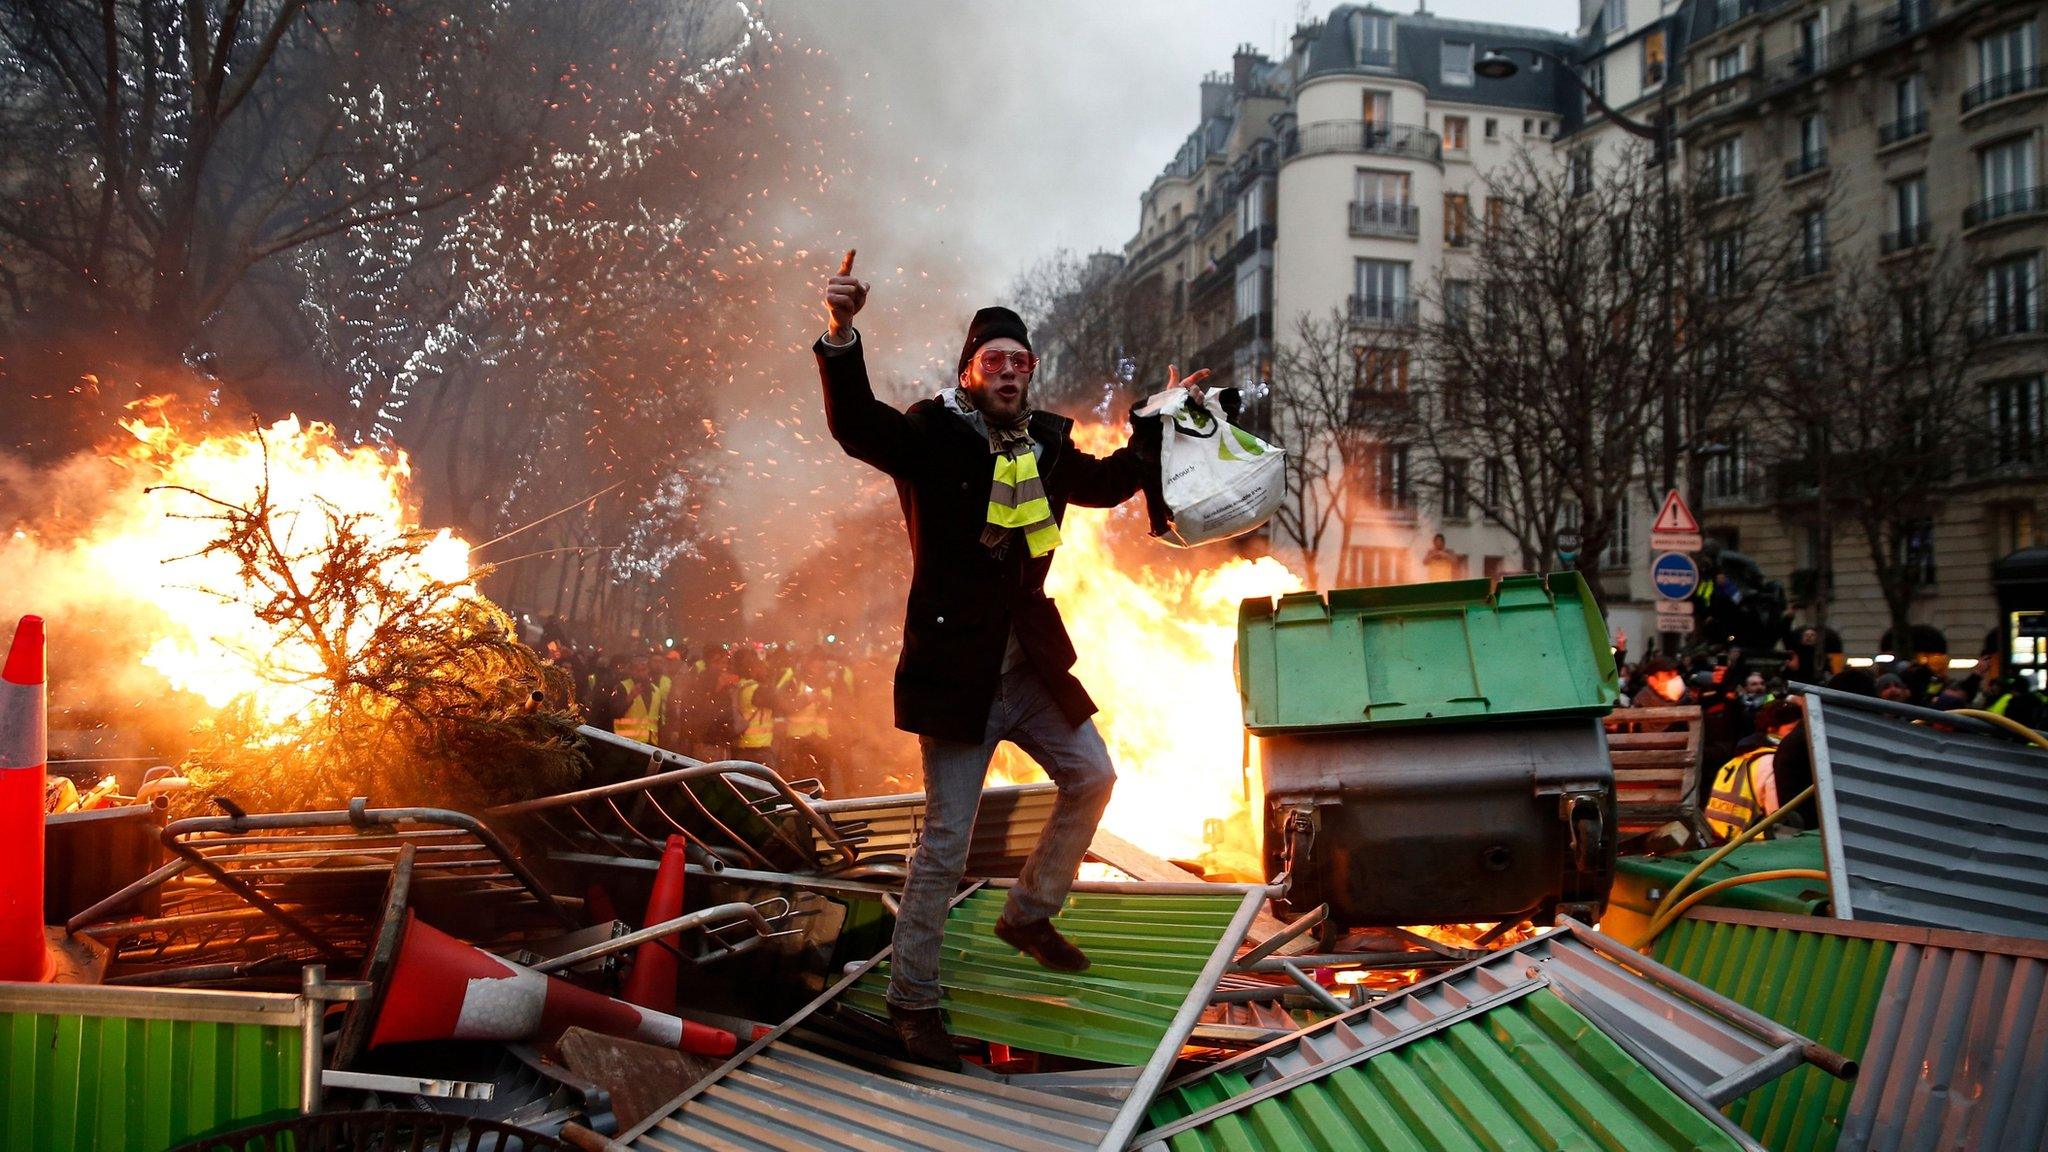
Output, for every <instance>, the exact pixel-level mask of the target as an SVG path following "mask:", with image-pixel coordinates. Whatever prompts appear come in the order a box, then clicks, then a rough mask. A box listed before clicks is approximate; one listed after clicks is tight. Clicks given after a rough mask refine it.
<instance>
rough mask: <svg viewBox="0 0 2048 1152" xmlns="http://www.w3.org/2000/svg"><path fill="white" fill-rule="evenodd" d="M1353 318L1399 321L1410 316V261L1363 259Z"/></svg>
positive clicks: (1358, 273) (1359, 270) (1360, 266)
mask: <svg viewBox="0 0 2048 1152" xmlns="http://www.w3.org/2000/svg"><path fill="white" fill-rule="evenodd" d="M1356 275H1357V278H1358V279H1357V302H1356V307H1355V308H1354V309H1353V318H1354V319H1358V320H1383V321H1399V320H1405V319H1407V318H1408V316H1409V313H1410V306H1409V303H1408V263H1407V261H1405V260H1360V261H1358V264H1357V272H1356Z"/></svg>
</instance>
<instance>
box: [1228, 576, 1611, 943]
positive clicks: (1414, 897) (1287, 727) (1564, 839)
mask: <svg viewBox="0 0 2048 1152" xmlns="http://www.w3.org/2000/svg"><path fill="white" fill-rule="evenodd" d="M1237 661H1238V687H1239V692H1240V693H1241V695H1242V697H1243V703H1244V720H1245V728H1246V729H1247V731H1249V732H1250V734H1251V745H1252V746H1251V755H1252V756H1253V757H1255V758H1256V762H1257V763H1258V765H1259V768H1260V771H1261V774H1262V776H1263V778H1264V781H1265V789H1266V831H1265V856H1266V869H1267V874H1268V875H1269V876H1277V875H1279V874H1280V873H1282V872H1286V873H1287V874H1288V875H1289V876H1290V877H1291V878H1292V882H1293V887H1292V889H1291V891H1290V893H1289V895H1288V898H1287V901H1286V902H1287V904H1288V905H1289V906H1290V908H1291V909H1293V910H1294V911H1297V912H1303V911H1307V910H1308V909H1311V908H1314V907H1315V906H1317V905H1318V904H1324V903H1327V904H1328V905H1329V906H1330V921H1329V928H1328V930H1329V931H1335V930H1339V929H1342V928H1343V927H1346V926H1367V925H1396V924H1428V923H1451V922H1469V921H1485V920H1503V919H1518V918H1521V917H1534V918H1536V919H1537V920H1538V922H1539V923H1540V922H1546V921H1548V920H1549V919H1550V917H1551V916H1552V915H1554V914H1555V913H1557V912H1567V913H1570V914H1572V915H1574V916H1579V917H1582V918H1596V917H1597V916H1598V914H1599V911H1600V908H1601V907H1602V905H1603V904H1604V903H1605V901H1606V899H1607V891H1608V888H1609V885H1610V884H1611V883H1612V880H1613V872H1614V844H1615V812H1614V770H1613V767H1612V765H1611V763H1610V761H1609V759H1608V754H1607V738H1606V734H1605V733H1604V732H1603V731H1602V729H1601V724H1600V719H1601V717H1603V716H1605V715H1606V714H1607V712H1608V711H1609V710H1611V708H1612V707H1613V703H1614V699H1615V695H1616V691H1617V683H1616V679H1615V671H1614V658H1613V654H1612V652H1611V651H1610V650H1609V648H1608V647H1607V637H1606V626H1605V624H1604V623H1603V621H1602V620H1601V617H1600V612H1599V608H1598V607H1597V606H1596V605H1595V604H1594V602H1593V597H1592V592H1591V590H1590V589H1589V588H1587V586H1586V582H1585V580H1584V579H1583V578H1582V577H1580V576H1579V575H1578V574H1577V573H1575V572H1564V573H1553V574H1551V575H1548V576H1535V575H1529V576H1509V577H1505V578H1503V579H1501V580H1499V581H1497V582H1495V581H1487V580H1456V581H1444V582H1439V583H1433V584H1414V585H1403V586H1396V587H1387V588H1354V589H1340V590H1336V591H1332V592H1330V593H1328V594H1327V595H1325V594H1322V593H1316V592H1301V593H1294V594H1291V595H1287V596H1282V597H1280V598H1279V600H1278V601H1277V602H1276V601H1272V600H1266V599H1254V600H1247V601H1245V602H1244V604H1243V605H1242V606H1241V608H1240V609H1239V613H1238V650H1237Z"/></svg>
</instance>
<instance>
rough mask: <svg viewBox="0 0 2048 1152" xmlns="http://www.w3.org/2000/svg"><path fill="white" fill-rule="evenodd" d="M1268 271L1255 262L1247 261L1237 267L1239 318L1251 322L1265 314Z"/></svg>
mask: <svg viewBox="0 0 2048 1152" xmlns="http://www.w3.org/2000/svg"><path fill="white" fill-rule="evenodd" d="M1265 289H1266V269H1265V268H1264V267H1263V266H1262V265H1261V264H1260V262H1258V261H1255V260H1247V261H1245V262H1244V263H1242V264H1240V265H1238V266H1237V318H1238V320H1239V321H1244V320H1249V319H1251V318H1252V317H1254V316H1257V315H1258V314H1259V313H1261V312H1264V311H1265V310H1266V309H1265V302H1266V291H1265Z"/></svg>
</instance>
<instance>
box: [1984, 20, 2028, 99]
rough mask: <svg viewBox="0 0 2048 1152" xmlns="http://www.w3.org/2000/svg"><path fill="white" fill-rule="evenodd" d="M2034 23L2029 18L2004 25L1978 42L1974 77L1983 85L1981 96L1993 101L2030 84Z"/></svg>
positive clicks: (2026, 87)
mask: <svg viewBox="0 0 2048 1152" xmlns="http://www.w3.org/2000/svg"><path fill="white" fill-rule="evenodd" d="M2035 58H2036V57H2035V39H2034V22H2033V21H2031V20H2028V21H2026V22H2024V23H2020V24H2015V25H2013V26H2012V27H2010V28H2003V29H2000V30H1999V31H1997V32H1993V33H1992V34H1991V35H1989V36H1986V37H1984V38H1982V39H1980V40H1978V41H1977V79H1978V80H1979V81H1980V82H1981V83H1982V84H1983V85H1984V87H1985V88H1986V92H1985V95H1984V98H1985V99H1987V100H1996V99H1998V98H1999V97H2001V96H2008V95H2011V94H2012V93H2014V92H2021V91H2025V90H2026V89H2028V88H2031V87H2033V79H2034V78H2033V77H2032V76H2030V75H2029V74H2030V73H2031V72H2032V71H2033V70H2034V61H2035Z"/></svg>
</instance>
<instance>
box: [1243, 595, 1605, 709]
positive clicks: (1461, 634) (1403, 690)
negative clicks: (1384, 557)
mask: <svg viewBox="0 0 2048 1152" xmlns="http://www.w3.org/2000/svg"><path fill="white" fill-rule="evenodd" d="M1237 662H1238V665H1237V667H1238V685H1239V691H1240V693H1241V695H1242V696H1243V698H1244V721H1245V726H1246V727H1248V728H1250V729H1251V730H1252V731H1253V732H1255V733H1257V734H1259V735H1262V736H1263V735H1272V734H1274V733H1283V732H1302V731H1314V730H1337V729H1356V728H1369V727H1387V726H1391V725H1398V724H1445V723H1456V722H1461V721H1472V720H1503V719H1510V718H1513V719H1525V720H1526V719H1535V718H1539V717H1560V716H1600V715H1605V714H1606V713H1607V711H1608V710H1609V709H1610V708H1612V707H1613V705H1614V697H1615V693H1616V691H1617V683H1616V680H1615V674H1614V652H1613V649H1611V648H1609V647H1608V644H1607V626H1606V624H1604V623H1603V622H1602V620H1601V618H1600V609H1599V607H1598V606H1597V605H1596V604H1595V603H1594V601H1593V595H1592V591H1591V590H1590V589H1588V588H1587V587H1586V581H1585V578H1584V577H1582V576H1580V575H1579V574H1578V573H1576V572H1556V573H1552V574H1550V575H1548V576H1509V577H1506V578H1504V579H1502V580H1501V581H1499V583H1498V585H1497V586H1496V584H1495V583H1494V582H1492V581H1487V580H1451V581H1444V582H1440V583H1435V584H1407V585H1400V586H1396V587H1389V588H1345V589H1339V590H1337V591H1333V592H1331V593H1330V594H1329V596H1328V598H1327V599H1325V597H1324V596H1323V595H1322V594H1320V593H1316V592H1297V593H1292V594H1290V595H1287V596H1282V597H1281V598H1280V600H1279V602H1278V603H1277V604H1275V603H1274V602H1272V601H1268V600H1247V601H1245V602H1244V603H1243V604H1242V605H1241V606H1240V607H1239V609H1238V616H1237Z"/></svg>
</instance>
